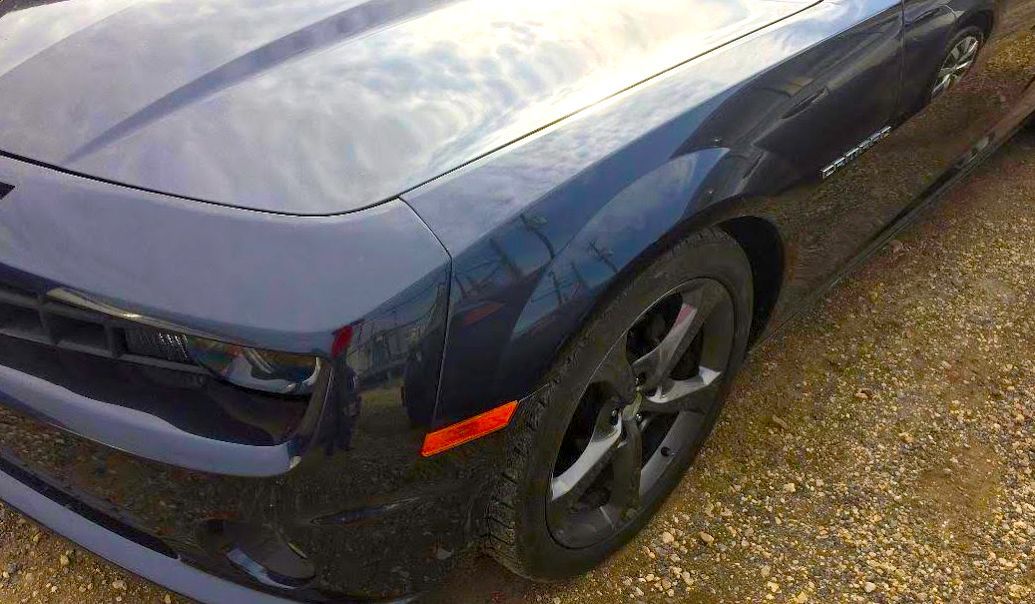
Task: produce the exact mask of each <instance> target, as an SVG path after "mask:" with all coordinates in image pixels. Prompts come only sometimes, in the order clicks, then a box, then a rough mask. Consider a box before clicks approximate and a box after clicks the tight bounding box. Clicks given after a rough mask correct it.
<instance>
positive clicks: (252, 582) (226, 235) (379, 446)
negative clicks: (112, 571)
mask: <svg viewBox="0 0 1035 604" xmlns="http://www.w3.org/2000/svg"><path fill="white" fill-rule="evenodd" d="M0 182H4V183H7V184H9V185H13V186H14V189H13V190H12V191H11V192H10V193H9V194H8V195H7V196H6V198H4V199H3V201H2V206H0V281H2V282H4V284H5V285H14V286H17V287H18V288H21V289H28V290H31V291H32V292H33V293H36V294H40V295H45V294H46V292H48V291H51V290H52V289H53V288H55V287H61V288H66V289H70V290H73V291H78V292H83V293H84V294H89V295H90V296H91V297H92V298H94V299H100V300H104V301H105V302H108V303H110V304H111V305H112V306H115V307H118V308H124V309H127V310H130V311H133V312H138V313H140V314H142V315H148V316H152V317H156V318H159V319H161V320H164V321H166V322H171V323H177V324H182V325H187V326H190V327H192V328H194V329H198V330H202V331H204V332H205V333H210V334H216V335H218V336H220V337H222V338H225V339H226V340H228V341H234V342H239V343H241V344H245V345H250V346H256V347H261V348H268V349H274V350H284V351H286V352H296V353H304V354H315V355H318V356H321V357H324V358H325V359H327V361H328V362H327V363H326V366H327V370H326V371H325V374H324V375H323V378H322V379H321V381H320V383H319V385H318V388H317V391H316V392H315V393H314V394H313V396H312V398H311V399H310V400H308V401H303V402H302V403H301V404H302V405H303V406H304V409H303V410H302V411H300V412H298V413H293V414H288V415H287V416H284V415H283V414H278V413H277V412H276V409H277V407H278V404H279V401H277V400H276V398H275V397H273V398H271V397H268V396H267V397H260V396H258V395H252V394H249V393H247V392H246V391H243V390H240V389H235V388H234V387H232V386H229V385H226V384H223V383H221V382H219V381H217V380H215V379H214V378H210V377H207V376H202V377H199V376H197V375H191V376H189V378H185V376H182V375H177V374H176V373H175V372H174V371H167V370H164V369H161V368H157V369H156V368H154V367H140V366H135V365H133V364H132V363H127V362H125V360H123V359H119V358H102V357H98V356H97V355H88V354H85V353H83V352H80V351H76V350H69V349H67V348H61V347H60V346H48V345H47V343H46V342H42V343H41V342H30V341H25V340H24V339H17V338H10V337H8V336H6V335H2V334H0V498H2V499H4V500H5V501H7V502H9V503H10V504H11V505H13V506H15V507H17V508H18V509H20V510H22V511H23V512H25V513H26V514H28V515H30V516H32V517H34V518H36V519H38V520H39V521H40V522H42V523H43V524H45V525H48V526H50V527H52V528H53V529H55V530H56V531H58V532H60V533H62V534H64V535H66V536H68V537H69V538H71V539H72V540H74V541H77V542H79V543H81V544H82V545H83V546H84V547H86V548H88V549H90V550H93V551H95V552H96V553H98V554H100V555H102V556H104V557H106V558H109V559H111V560H112V561H114V562H116V563H118V564H120V565H122V566H124V567H126V568H128V569H129V570H131V571H133V572H137V573H139V574H141V575H143V576H145V577H147V578H149V579H151V580H153V581H155V582H157V583H160V584H162V585H164V586H167V587H169V588H170V589H172V590H174V591H178V592H180V593H183V594H185V595H188V596H191V597H194V598H197V599H199V600H202V601H212V602H232V601H247V602H256V601H266V599H267V598H268V601H277V598H286V599H290V600H303V601H316V602H320V601H342V600H350V599H351V600H384V599H395V598H401V597H406V596H408V595H409V594H414V593H419V592H421V591H424V590H426V589H427V588H429V587H430V586H431V585H433V584H434V583H435V581H436V580H438V579H439V578H440V577H441V576H442V574H443V573H445V572H447V571H448V569H449V568H450V567H451V566H452V564H453V563H454V562H455V560H456V559H457V557H458V556H457V554H458V553H459V551H460V549H462V548H463V547H464V546H465V544H467V543H468V542H469V537H470V535H471V530H472V521H471V519H472V517H474V515H475V514H476V512H475V510H476V509H477V508H478V505H479V504H478V501H479V498H478V496H477V495H478V493H480V491H481V486H482V483H483V481H484V480H485V477H486V476H487V475H488V473H487V472H486V466H487V464H491V463H492V460H493V459H495V458H496V455H497V451H496V448H497V447H498V446H499V445H498V443H499V439H498V438H489V439H484V440H483V441H481V442H478V443H472V444H471V445H468V446H465V447H463V448H461V449H459V450H457V451H454V452H450V453H447V454H444V455H440V456H436V457H435V458H432V459H424V458H421V457H420V455H419V450H420V446H421V441H422V438H423V435H424V434H425V433H426V432H427V431H428V430H429V429H430V428H432V427H433V426H434V405H435V393H436V391H437V380H438V375H439V368H440V364H441V354H442V347H443V342H444V333H445V331H444V330H445V327H444V325H445V313H446V303H447V279H448V273H449V261H448V256H447V255H446V254H445V252H444V251H443V250H442V248H441V245H440V244H439V243H438V241H437V240H436V239H435V237H434V236H433V235H432V234H431V233H430V232H429V231H428V230H427V228H426V227H425V226H424V225H423V223H421V222H420V221H419V219H417V218H416V216H415V215H413V213H412V212H411V211H410V210H409V208H407V207H406V206H405V205H404V204H402V203H401V202H388V203H386V204H383V205H382V206H378V207H376V208H372V209H371V210H369V211H364V212H360V213H357V214H350V215H346V216H338V217H325V218H297V217H286V216H274V215H267V214H261V213H257V212H249V211H241V210H234V209H230V208H221V207H217V206H210V205H206V204H202V203H197V202H191V201H186V200H179V199H175V198H169V197H166V196H161V195H157V194H153V193H146V192H140V191H135V190H132V189H127V188H124V187H118V186H114V185H111V184H106V183H100V182H97V181H93V180H90V179H86V178H81V177H76V176H73V175H68V174H63V173H59V172H55V171H52V170H49V169H46V168H43V167H39V166H34V165H29V164H26V163H24V162H19V161H16V160H11V159H6V158H3V157H0ZM12 280H13V281H16V283H13V284H12V283H10V282H11V281H12ZM2 320H3V317H0V321H2ZM343 331H347V333H348V334H350V336H351V337H350V339H348V340H347V341H344V342H343V341H342V339H341V335H342V333H343ZM284 404H285V405H288V404H290V405H298V404H299V402H297V401H293V402H286V401H285V402H284Z"/></svg>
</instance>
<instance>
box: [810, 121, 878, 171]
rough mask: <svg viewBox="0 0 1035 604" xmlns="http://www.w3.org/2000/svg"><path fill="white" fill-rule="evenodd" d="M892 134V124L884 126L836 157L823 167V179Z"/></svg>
mask: <svg viewBox="0 0 1035 604" xmlns="http://www.w3.org/2000/svg"><path fill="white" fill-rule="evenodd" d="M889 134H891V126H884V127H883V128H881V129H880V130H878V131H877V132H874V133H873V134H871V135H870V136H869V138H867V139H866V140H864V141H863V142H861V143H859V144H858V145H856V146H855V147H854V148H852V149H851V150H849V151H848V153H845V154H844V155H842V156H841V157H839V158H837V159H835V160H834V161H833V162H831V163H830V165H829V166H827V167H826V168H823V180H826V179H827V178H830V177H831V176H832V175H833V174H834V172H837V171H838V170H840V169H841V168H843V167H845V166H846V165H847V164H848V163H849V162H851V161H854V160H855V159H856V158H858V157H859V156H860V155H862V154H863V153H865V152H866V150H867V149H869V148H870V147H872V146H874V145H876V144H877V143H878V142H879V141H881V140H883V139H885V138H887V137H888V135H889Z"/></svg>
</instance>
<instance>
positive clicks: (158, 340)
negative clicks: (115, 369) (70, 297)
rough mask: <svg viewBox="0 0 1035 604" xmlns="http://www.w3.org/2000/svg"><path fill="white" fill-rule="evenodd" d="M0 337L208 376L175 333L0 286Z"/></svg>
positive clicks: (7, 286)
mask: <svg viewBox="0 0 1035 604" xmlns="http://www.w3.org/2000/svg"><path fill="white" fill-rule="evenodd" d="M0 334H2V335H6V336H10V337H12V338H17V339H20V340H28V341H31V342H36V343H38V344H45V345H48V346H52V347H54V348H58V349H64V350H73V351H76V352H82V353H86V354H91V355H94V356H100V357H105V358H109V359H117V360H120V361H125V362H128V363H134V364H138V365H148V366H152V367H160V368H162V369H172V370H176V371H185V372H189V373H195V374H207V373H208V372H207V371H206V370H204V369H203V368H201V367H199V366H198V365H196V364H194V362H193V361H192V360H191V358H190V355H189V353H188V352H187V350H186V347H185V345H184V343H183V342H182V340H181V339H180V338H181V336H179V335H178V334H171V333H168V332H164V331H161V330H158V329H153V328H151V327H147V326H141V325H138V324H135V323H131V322H128V321H123V320H121V319H118V318H115V317H110V316H108V315H104V314H101V313H98V312H95V311H92V310H86V309H82V308H78V307H76V306H71V305H69V304H65V303H63V302H58V301H56V300H51V299H49V298H47V297H46V296H43V295H35V294H31V293H28V292H23V291H20V290H18V289H16V288H13V287H11V286H9V285H3V284H0Z"/></svg>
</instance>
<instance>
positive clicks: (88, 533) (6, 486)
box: [0, 464, 290, 604]
mask: <svg viewBox="0 0 1035 604" xmlns="http://www.w3.org/2000/svg"><path fill="white" fill-rule="evenodd" d="M10 470H11V467H10V466H9V465H7V464H4V465H0V499H3V500H4V501H5V502H7V503H8V504H9V505H11V506H12V507H14V508H16V509H17V510H19V511H20V512H22V513H23V514H25V515H27V516H29V517H31V518H33V519H34V520H36V521H37V522H39V523H41V524H43V525H45V526H47V527H49V528H50V529H52V530H53V531H55V532H57V533H59V534H61V535H63V536H64V537H66V538H68V539H70V540H72V541H74V542H76V543H78V544H79V545H81V546H83V547H84V548H86V549H88V550H90V551H91V552H93V553H95V554H97V555H99V556H101V557H103V558H106V559H108V560H110V561H111V562H114V563H115V564H118V565H119V566H121V567H122V568H125V569H126V570H128V571H130V572H133V573H135V574H137V575H140V576H141V577H144V578H146V579H148V580H150V581H153V582H155V583H158V584H159V585H162V586H163V587H166V588H168V589H171V590H173V591H175V592H177V593H180V594H183V595H185V596H187V597H190V598H194V599H195V600H199V601H202V602H225V603H226V604H233V603H236V602H241V603H242V604H243V603H248V604H286V603H287V602H290V600H287V599H284V598H281V597H278V596H275V595H272V594H267V593H263V592H260V591H256V590H253V589H249V588H247V587H244V586H242V585H239V584H237V583H233V582H231V581H227V580H225V579H221V578H219V577H216V576H214V575H210V574H207V573H205V572H202V571H200V570H198V569H196V568H194V567H191V566H189V565H187V564H185V563H183V562H182V561H180V560H179V559H178V558H176V557H170V556H166V555H163V554H161V553H159V552H156V551H154V550H153V549H151V548H149V547H146V546H143V545H140V544H139V543H137V542H135V541H133V540H131V539H129V538H127V537H124V536H122V535H120V534H118V533H116V532H114V531H112V530H109V529H107V528H105V527H103V526H101V525H100V524H97V523H95V522H93V521H91V520H88V519H87V518H85V517H83V516H81V515H80V514H78V513H76V512H75V511H73V510H72V509H69V508H68V507H65V505H63V504H62V503H59V502H58V501H57V500H55V499H52V498H51V497H48V496H47V495H46V494H44V492H41V491H38V490H36V489H35V488H33V487H31V486H29V484H27V483H25V482H22V481H21V480H19V479H18V478H15V477H14V475H13V474H14V472H11V473H9V472H10ZM19 473H20V472H19Z"/></svg>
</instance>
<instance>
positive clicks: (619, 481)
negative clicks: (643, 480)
mask: <svg viewBox="0 0 1035 604" xmlns="http://www.w3.org/2000/svg"><path fill="white" fill-rule="evenodd" d="M622 432H623V438H622V442H621V443H619V444H618V447H617V448H616V449H615V456H614V484H613V485H612V488H611V504H612V505H614V506H617V507H618V509H619V510H621V511H622V512H626V511H628V510H635V509H636V508H638V507H639V505H640V469H641V467H642V464H643V434H642V432H641V430H640V426H639V425H638V424H637V422H636V417H635V415H632V416H626V417H623V419H622Z"/></svg>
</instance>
